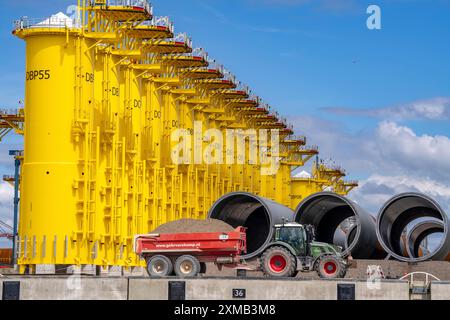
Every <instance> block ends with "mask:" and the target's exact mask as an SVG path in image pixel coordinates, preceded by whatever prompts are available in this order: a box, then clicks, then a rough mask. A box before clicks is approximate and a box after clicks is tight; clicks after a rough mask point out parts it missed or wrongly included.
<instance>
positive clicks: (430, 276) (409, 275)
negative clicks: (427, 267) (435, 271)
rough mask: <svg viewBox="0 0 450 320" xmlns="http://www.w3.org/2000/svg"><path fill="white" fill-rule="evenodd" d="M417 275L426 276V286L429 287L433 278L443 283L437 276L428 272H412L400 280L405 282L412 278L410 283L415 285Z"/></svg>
mask: <svg viewBox="0 0 450 320" xmlns="http://www.w3.org/2000/svg"><path fill="white" fill-rule="evenodd" d="M417 275H424V276H425V285H426V286H428V285H429V284H430V282H431V281H430V278H433V279H434V280H436V281H441V279H439V278H438V277H436V276H435V275H432V274H431V273H428V272H411V273H408V274H407V275H404V276H403V277H401V278H400V280H405V279H406V278H408V277H409V278H410V282H411V284H412V283H414V276H417Z"/></svg>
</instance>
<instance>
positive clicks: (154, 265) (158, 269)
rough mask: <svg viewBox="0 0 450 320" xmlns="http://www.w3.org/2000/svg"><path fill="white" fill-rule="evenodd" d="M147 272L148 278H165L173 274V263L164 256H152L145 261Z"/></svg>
mask: <svg viewBox="0 0 450 320" xmlns="http://www.w3.org/2000/svg"><path fill="white" fill-rule="evenodd" d="M147 272H148V274H149V275H150V277H167V276H169V275H170V274H171V273H172V272H173V263H172V261H171V260H170V259H169V258H168V257H166V256H163V255H156V256H153V257H151V258H149V259H148V260H147Z"/></svg>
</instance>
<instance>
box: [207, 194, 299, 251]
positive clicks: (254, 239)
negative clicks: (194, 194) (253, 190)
mask: <svg viewBox="0 0 450 320" xmlns="http://www.w3.org/2000/svg"><path fill="white" fill-rule="evenodd" d="M209 218H212V219H218V220H222V221H224V222H226V223H228V224H229V225H231V226H233V227H234V228H237V227H239V226H242V227H245V228H247V254H246V255H245V256H244V258H246V259H250V258H253V257H256V256H258V255H259V254H260V253H262V251H263V249H264V247H265V246H266V245H267V244H268V243H269V242H270V241H271V239H272V235H273V226H274V225H275V224H277V223H282V218H285V219H286V220H290V221H292V218H293V212H292V210H290V209H289V208H287V207H285V206H282V205H281V204H278V203H276V202H273V201H271V200H268V199H264V198H261V197H258V196H255V195H252V194H250V193H245V192H235V193H231V194H228V195H225V196H224V197H222V198H221V199H219V200H218V201H217V202H216V203H215V204H214V205H213V207H212V208H211V210H210V211H209Z"/></svg>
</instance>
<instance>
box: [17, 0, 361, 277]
mask: <svg viewBox="0 0 450 320" xmlns="http://www.w3.org/2000/svg"><path fill="white" fill-rule="evenodd" d="M78 6H79V9H80V12H81V14H80V16H79V18H78V19H66V18H61V16H54V17H52V18H50V19H47V20H42V19H41V20H36V21H34V20H32V19H21V20H20V21H17V22H16V27H15V30H14V31H13V33H14V35H15V36H17V37H19V38H21V39H24V40H25V41H26V71H27V75H26V76H27V80H26V94H25V126H24V136H25V147H24V149H25V150H24V151H25V152H24V160H23V166H22V172H21V186H20V189H21V202H20V203H21V206H20V223H19V236H20V237H19V241H18V242H19V252H18V255H19V260H18V261H19V264H20V265H21V267H22V269H21V270H22V271H24V270H25V267H27V266H28V267H29V270H30V271H31V272H33V271H34V268H35V266H36V265H97V266H104V267H107V266H123V267H135V266H141V265H142V262H141V261H139V259H138V258H137V257H136V255H135V254H134V253H133V237H134V236H135V235H136V234H142V233H147V232H149V231H151V230H153V229H154V228H155V227H157V226H159V225H160V224H163V223H165V222H167V221H172V220H176V219H181V218H194V219H195V218H198V219H201V218H205V217H206V215H207V213H208V209H209V208H210V206H211V205H212V203H213V202H214V201H215V200H217V199H218V198H219V197H220V196H222V195H224V194H226V193H228V192H232V191H247V192H251V193H254V194H257V195H261V196H264V197H267V198H270V199H273V200H276V201H278V202H280V203H282V204H285V205H286V206H289V207H291V208H295V207H296V206H297V204H298V203H299V202H300V201H301V200H302V199H303V198H304V197H306V196H308V195H310V194H312V193H315V192H318V191H322V190H323V189H324V188H327V187H328V188H333V189H334V190H335V191H336V192H337V193H341V194H347V193H348V192H349V191H350V190H351V189H352V188H354V187H355V186H356V185H357V184H356V183H354V182H351V183H348V182H344V180H343V177H344V176H345V173H344V172H343V170H341V169H339V168H329V167H328V166H326V165H323V164H317V165H316V166H314V172H313V174H312V178H292V177H291V172H292V170H293V169H295V168H298V167H302V166H304V165H305V163H306V162H307V161H308V160H310V159H311V158H314V157H315V156H316V155H317V154H318V149H317V148H316V147H310V148H309V147H306V146H305V145H306V139H305V138H303V137H296V136H294V132H293V130H292V127H291V126H290V125H289V124H287V123H286V121H285V120H283V119H281V118H280V117H279V116H278V114H277V113H276V112H274V111H273V110H272V109H271V108H270V107H269V106H268V105H267V104H264V103H263V102H262V100H261V99H260V98H258V97H256V96H254V95H252V94H251V92H250V91H249V90H248V89H247V88H246V87H245V86H244V85H242V84H241V83H239V82H238V81H237V80H236V79H235V77H234V76H232V75H231V74H230V73H229V72H227V71H226V70H225V69H224V68H223V67H221V66H220V65H218V64H217V63H215V62H213V61H212V60H210V59H209V58H208V57H207V55H206V53H205V52H203V50H200V49H194V48H193V47H192V42H191V39H190V38H189V37H188V36H186V35H185V34H180V35H175V34H174V27H173V25H172V23H171V22H170V21H169V19H168V18H165V17H162V18H157V17H153V10H152V8H151V5H150V4H149V3H147V2H146V1H129V0H128V1H127V0H125V1H120V0H119V1H117V0H116V1H105V0H103V1H87V0H86V1H80V2H79V3H78ZM194 121H200V122H201V123H202V125H203V130H206V129H209V128H216V129H219V130H222V131H225V130H226V129H248V128H254V129H279V130H280V136H281V146H280V151H279V155H278V156H279V158H280V159H281V167H280V169H279V171H278V173H277V174H275V175H269V176H264V175H261V170H260V169H261V168H260V165H250V164H234V165H226V164H215V165H205V164H180V165H176V164H174V163H173V161H172V160H171V147H172V146H173V142H171V133H172V132H173V130H175V129H179V128H183V129H186V130H187V131H189V132H193V130H194V129H195V128H194ZM203 144H204V145H207V142H203ZM267 148H268V149H270V145H268V146H267Z"/></svg>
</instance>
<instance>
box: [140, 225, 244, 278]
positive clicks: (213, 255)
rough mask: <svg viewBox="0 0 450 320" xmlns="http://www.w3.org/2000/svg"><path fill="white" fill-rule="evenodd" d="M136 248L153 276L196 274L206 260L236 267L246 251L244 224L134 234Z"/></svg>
mask: <svg viewBox="0 0 450 320" xmlns="http://www.w3.org/2000/svg"><path fill="white" fill-rule="evenodd" d="M134 243H135V248H134V251H135V252H136V254H138V255H139V256H140V257H141V258H143V259H145V261H147V270H148V273H149V274H150V275H151V276H156V277H164V276H169V275H171V274H172V273H173V271H175V274H176V275H178V276H181V277H193V276H197V275H198V274H199V273H200V272H202V270H204V269H205V263H206V262H214V263H216V264H217V265H220V266H228V267H235V266H237V265H238V263H239V262H240V260H241V257H240V256H241V255H242V254H245V253H246V247H247V243H246V233H245V228H243V227H238V228H236V229H235V230H234V231H232V232H208V233H176V234H146V235H138V236H136V237H135V242H134Z"/></svg>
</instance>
